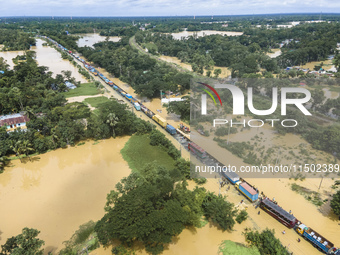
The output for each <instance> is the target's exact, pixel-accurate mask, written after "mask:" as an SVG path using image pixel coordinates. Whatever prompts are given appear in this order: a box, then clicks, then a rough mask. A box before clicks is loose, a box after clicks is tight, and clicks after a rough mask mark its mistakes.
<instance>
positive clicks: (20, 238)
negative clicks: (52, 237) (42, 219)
mask: <svg viewBox="0 0 340 255" xmlns="http://www.w3.org/2000/svg"><path fill="white" fill-rule="evenodd" d="M39 233H40V231H38V230H36V229H33V228H24V229H23V230H22V233H21V234H19V235H17V236H13V237H11V238H8V239H7V241H6V243H5V244H4V245H1V252H0V255H10V254H11V255H42V254H43V252H44V250H43V249H41V246H43V245H44V243H45V242H44V241H43V240H40V239H39V238H37V236H38V235H39Z"/></svg>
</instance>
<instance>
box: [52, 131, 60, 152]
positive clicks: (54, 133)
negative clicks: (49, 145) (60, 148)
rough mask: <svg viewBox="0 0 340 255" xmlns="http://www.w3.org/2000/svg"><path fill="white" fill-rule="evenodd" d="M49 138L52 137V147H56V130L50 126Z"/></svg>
mask: <svg viewBox="0 0 340 255" xmlns="http://www.w3.org/2000/svg"><path fill="white" fill-rule="evenodd" d="M51 139H52V142H53V145H54V149H56V148H57V147H56V145H55V142H56V140H58V139H59V137H58V135H57V132H56V129H55V128H52V129H51Z"/></svg>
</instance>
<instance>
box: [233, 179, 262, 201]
mask: <svg viewBox="0 0 340 255" xmlns="http://www.w3.org/2000/svg"><path fill="white" fill-rule="evenodd" d="M235 187H236V189H238V190H239V191H240V192H241V193H242V194H243V195H244V196H246V198H248V199H249V200H250V201H251V202H255V201H256V200H257V199H258V198H259V193H258V191H256V190H255V189H254V188H253V187H252V186H250V185H249V184H248V183H247V182H245V181H238V182H236V183H235Z"/></svg>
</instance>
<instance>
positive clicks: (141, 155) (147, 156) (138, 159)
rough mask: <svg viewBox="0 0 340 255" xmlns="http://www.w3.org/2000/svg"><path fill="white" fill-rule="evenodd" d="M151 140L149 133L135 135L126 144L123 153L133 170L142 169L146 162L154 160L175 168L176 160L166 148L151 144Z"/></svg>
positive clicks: (169, 167) (164, 165)
mask: <svg viewBox="0 0 340 255" xmlns="http://www.w3.org/2000/svg"><path fill="white" fill-rule="evenodd" d="M150 141H151V140H150V137H149V135H133V136H131V138H130V139H129V141H128V142H127V143H126V144H125V146H124V148H123V149H122V151H121V153H122V155H123V158H124V159H125V160H126V161H127V162H128V163H129V167H130V168H131V169H132V171H141V170H142V169H143V167H144V166H145V165H146V164H148V163H150V162H154V161H156V162H157V164H158V165H159V166H161V167H164V168H166V169H168V170H171V169H173V168H174V167H175V160H174V159H173V158H171V157H170V156H169V154H168V153H167V152H166V150H162V149H160V148H159V147H158V146H152V145H150Z"/></svg>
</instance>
